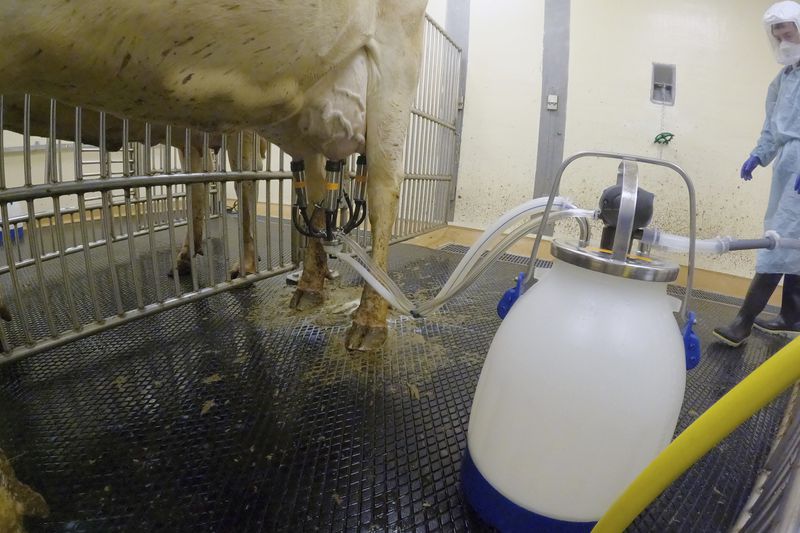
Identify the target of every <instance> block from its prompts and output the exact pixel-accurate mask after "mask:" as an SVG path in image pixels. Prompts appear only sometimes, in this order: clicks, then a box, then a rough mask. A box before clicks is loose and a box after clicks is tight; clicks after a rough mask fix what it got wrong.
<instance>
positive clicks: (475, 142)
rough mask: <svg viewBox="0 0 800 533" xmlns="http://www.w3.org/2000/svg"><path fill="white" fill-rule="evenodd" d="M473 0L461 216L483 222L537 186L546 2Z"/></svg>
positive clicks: (462, 220)
mask: <svg viewBox="0 0 800 533" xmlns="http://www.w3.org/2000/svg"><path fill="white" fill-rule="evenodd" d="M470 4H471V9H470V28H469V67H468V70H467V87H466V97H465V106H466V107H465V109H464V127H463V136H462V140H461V161H460V168H459V177H458V189H457V191H456V193H457V197H456V198H457V199H456V212H455V220H454V223H455V224H457V225H461V226H467V227H480V228H482V227H485V226H486V225H487V224H488V223H490V222H491V221H492V220H494V219H495V218H497V217H498V216H499V215H500V214H502V213H503V212H504V211H506V210H507V209H509V208H510V207H512V206H514V205H516V204H518V203H520V201H522V200H524V199H526V198H529V197H530V196H531V194H533V174H534V170H535V169H536V136H537V132H538V128H539V106H540V101H541V57H542V25H543V19H544V2H531V1H529V0H505V1H503V2H484V1H474V0H473V1H472V2H471V3H470Z"/></svg>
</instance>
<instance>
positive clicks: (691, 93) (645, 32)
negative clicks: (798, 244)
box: [454, 0, 779, 276]
mask: <svg viewBox="0 0 800 533" xmlns="http://www.w3.org/2000/svg"><path fill="white" fill-rule="evenodd" d="M771 3H772V2H771V1H768V0H708V1H705V2H690V1H688V0H676V1H674V2H654V1H642V0H617V1H615V2H605V1H601V0H572V5H571V28H570V64H569V95H568V104H567V126H566V132H565V156H569V155H570V154H572V153H574V152H576V151H581V150H611V151H620V152H629V153H634V154H641V155H647V156H655V157H662V158H664V159H667V160H670V161H673V162H675V163H677V164H679V165H680V166H682V167H683V168H684V169H685V170H686V171H687V173H688V174H689V175H690V176H691V177H692V178H693V179H694V181H695V187H696V189H697V195H698V233H699V236H700V237H713V236H715V235H717V234H722V235H735V236H741V237H755V236H758V235H760V234H761V232H762V218H763V212H764V209H765V206H766V201H767V195H768V191H769V181H770V176H771V171H770V169H758V170H757V171H756V172H755V174H754V175H755V179H754V180H753V181H752V182H749V183H746V182H743V181H741V180H740V179H739V177H738V175H739V167H740V166H741V163H742V162H743V161H744V159H746V157H747V156H748V154H749V151H750V150H751V149H752V147H753V145H754V144H755V140H756V138H757V136H758V133H759V130H760V128H761V123H762V121H763V102H764V97H765V95H766V89H767V85H768V84H769V82H770V81H771V80H772V78H773V77H774V76H775V75H776V74H777V72H778V69H779V66H778V65H777V64H776V63H775V61H774V59H773V58H772V55H771V53H770V50H769V46H768V44H767V41H766V37H765V35H764V31H763V29H762V26H761V15H762V14H763V12H764V10H765V9H766V8H767V7H768V6H769V5H771ZM482 4H483V5H482ZM528 4H536V5H528ZM542 4H543V2H531V3H526V2H517V1H508V2H504V3H499V4H498V3H493V4H492V5H491V6H489V5H485V4H484V3H478V2H473V3H472V12H471V27H470V50H469V54H470V56H469V62H470V65H469V72H468V80H467V89H466V107H465V115H464V132H463V136H464V138H463V144H462V157H461V162H460V164H461V168H460V176H459V187H458V196H459V199H458V203H457V207H456V215H455V221H454V223H455V224H458V225H463V226H468V227H485V226H486V225H487V224H488V223H489V222H491V221H492V220H494V219H495V218H496V217H497V216H498V215H499V214H501V213H502V212H504V211H506V210H507V209H509V208H510V207H512V206H513V205H515V204H517V203H520V202H521V201H523V200H525V199H527V198H529V197H530V195H531V191H532V179H533V178H532V176H533V175H534V168H535V161H536V153H535V152H536V146H537V135H538V113H539V111H538V110H539V107H540V91H541V76H540V70H541V42H542V36H543V6H542ZM654 62H656V63H670V64H675V65H676V66H677V91H676V102H675V105H674V106H661V105H657V104H654V103H652V102H650V82H651V68H652V67H651V65H652V63H654ZM661 131H669V132H672V133H674V134H675V138H674V140H673V141H672V142H671V143H670V144H669V145H668V146H666V147H663V146H660V145H656V144H654V143H653V138H654V137H655V135H656V134H658V133H659V132H661ZM614 175H615V164H613V163H609V162H598V161H591V162H587V163H576V164H575V166H574V167H573V171H572V172H568V173H567V174H566V175H565V176H564V182H563V187H562V194H565V195H567V196H570V197H571V198H573V199H574V200H576V201H577V202H578V203H580V204H581V205H582V206H585V207H594V204H595V202H596V199H597V196H598V194H599V191H600V190H601V189H602V188H603V187H605V186H607V185H609V184H611V183H612V182H613V179H614ZM640 178H641V186H642V187H644V188H646V189H648V190H650V191H652V192H654V193H656V194H657V198H656V218H655V221H654V223H655V224H656V225H658V226H659V227H662V228H663V229H665V230H666V231H670V232H675V233H683V234H685V233H686V231H687V227H688V221H687V210H686V207H685V206H686V205H687V203H686V202H687V200H686V194H685V192H684V191H685V189H684V188H683V187H682V185H681V182H680V181H679V179H678V178H677V176H669V175H668V173H667V172H665V171H661V170H652V169H650V168H645V167H643V166H642V167H641V168H640ZM570 231H571V230H570ZM559 233H561V230H559ZM676 259H681V260H683V262H685V258H682V257H676ZM698 265H699V266H701V267H704V268H708V269H711V270H716V271H720V272H728V273H733V274H738V275H741V276H749V275H751V274H752V271H753V267H754V254H753V253H749V252H739V253H736V254H729V255H727V256H723V257H709V256H704V257H700V258H699V259H698Z"/></svg>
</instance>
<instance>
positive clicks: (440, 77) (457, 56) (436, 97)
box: [393, 16, 461, 241]
mask: <svg viewBox="0 0 800 533" xmlns="http://www.w3.org/2000/svg"><path fill="white" fill-rule="evenodd" d="M424 32H425V36H424V39H425V41H424V49H423V55H422V65H421V67H420V76H419V85H418V86H417V94H416V97H415V100H414V104H413V106H412V109H411V120H410V124H409V129H408V136H407V138H406V145H405V154H404V161H405V170H406V175H405V180H404V181H403V186H402V189H401V191H400V206H399V210H398V215H397V220H396V221H395V225H394V232H393V233H394V235H393V237H394V239H395V241H400V240H405V239H409V238H411V237H414V236H416V235H420V234H422V233H426V232H428V231H431V230H434V229H436V228H439V227H442V226H445V225H446V224H447V210H448V206H449V202H450V198H451V196H452V194H453V193H454V190H453V187H454V182H455V176H454V174H455V168H456V166H455V157H456V154H457V142H458V140H459V139H458V135H457V133H456V118H457V115H458V96H459V80H460V71H461V48H460V47H459V46H458V45H457V44H456V43H455V41H453V39H452V38H451V37H450V36H449V35H448V34H447V33H446V32H445V31H444V29H442V28H441V26H439V25H438V24H437V23H436V22H435V21H434V20H433V19H432V18H430V17H427V16H426V22H425V30H424Z"/></svg>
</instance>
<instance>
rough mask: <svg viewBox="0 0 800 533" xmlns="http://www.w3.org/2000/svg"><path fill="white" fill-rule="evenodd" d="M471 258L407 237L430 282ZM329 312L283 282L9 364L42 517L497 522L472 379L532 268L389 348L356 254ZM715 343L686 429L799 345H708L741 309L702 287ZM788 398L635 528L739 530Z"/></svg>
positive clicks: (396, 321) (509, 265)
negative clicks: (375, 334)
mask: <svg viewBox="0 0 800 533" xmlns="http://www.w3.org/2000/svg"><path fill="white" fill-rule="evenodd" d="M461 257H462V255H461V254H459V253H452V252H447V251H432V250H428V249H423V248H419V247H415V246H411V245H397V246H395V247H393V249H392V259H391V267H392V268H391V270H392V276H393V278H394V279H395V280H396V281H397V282H398V283H399V284H400V286H401V287H403V289H404V291H405V292H406V294H409V295H412V299H413V298H420V299H424V298H428V297H431V296H432V295H433V294H435V292H436V291H437V290H438V289H439V288H440V287H441V285H442V284H443V282H444V281H445V279H446V278H447V276H448V274H449V272H450V271H452V269H453V268H454V267H455V265H456V264H457V262H458V260H459V259H460V258H461ZM335 267H336V268H337V269H338V270H339V271H340V272H341V274H342V276H341V278H340V279H339V280H338V281H337V282H335V283H334V285H336V287H335V289H334V290H332V291H331V292H330V295H329V296H330V299H331V304H330V307H329V309H333V311H329V312H327V313H323V312H307V313H295V312H290V311H287V306H286V304H287V303H288V300H289V298H290V296H291V289H290V288H288V287H286V286H285V284H284V281H283V278H282V277H281V278H277V279H271V280H267V281H263V282H259V283H257V284H255V285H254V286H253V287H251V288H249V289H244V290H238V291H235V292H229V293H224V294H220V295H217V296H212V297H210V298H207V299H205V300H202V301H200V302H197V303H194V304H188V305H186V306H183V307H181V308H179V309H175V310H172V311H167V312H165V313H162V314H160V315H157V316H153V317H149V318H145V319H142V320H140V321H138V322H135V323H132V324H128V325H124V326H121V327H119V328H117V329H114V330H111V331H109V332H105V333H102V334H100V335H97V336H94V337H90V338H87V339H83V340H81V341H77V342H76V343H73V344H71V345H68V346H65V347H62V348H59V349H56V350H52V351H50V352H47V353H44V354H41V355H38V356H34V357H32V358H28V359H25V360H23V361H20V362H17V363H13V364H10V365H7V366H4V367H1V368H0V401H1V402H2V405H3V409H2V410H1V411H0V447H2V448H3V449H4V450H5V452H6V453H7V455H8V456H9V457H10V458H11V459H12V463H13V465H14V467H15V469H16V471H17V474H18V476H19V478H20V479H21V480H23V481H24V482H26V483H28V484H30V485H31V486H33V487H34V488H36V489H37V490H38V491H39V492H41V493H42V494H43V495H44V496H45V498H46V499H47V501H48V503H49V505H50V507H51V515H50V516H49V517H48V518H47V519H44V520H41V519H36V520H29V521H28V526H29V529H30V531H32V532H39V531H48V532H49V531H71V532H77V531H81V532H84V531H85V532H89V531H91V532H95V531H97V532H107V531H163V532H173V531H192V532H197V531H220V532H228V531H231V532H240V531H264V532H272V531H286V532H297V531H330V532H335V531H367V532H369V531H403V532H405V531H414V532H425V531H431V532H433V531H488V528H486V526H485V525H483V524H482V523H481V522H480V520H479V519H478V518H477V517H476V516H475V515H474V514H473V513H472V512H471V511H470V510H469V509H468V508H467V507H466V506H465V503H464V501H463V498H462V495H461V492H460V487H459V483H458V479H459V469H460V461H461V454H462V452H463V450H464V447H465V445H466V429H467V421H468V416H469V408H470V403H471V400H472V394H473V391H474V388H475V386H476V384H477V379H478V375H479V373H480V370H481V365H482V361H483V357H484V355H485V353H486V350H487V349H488V346H489V343H490V342H491V339H492V336H493V335H494V332H495V330H496V328H497V326H498V325H499V322H500V321H499V319H498V318H497V315H496V314H495V311H494V308H495V305H496V303H497V300H498V298H499V297H500V295H501V294H502V293H503V292H504V291H505V290H506V289H507V288H508V287H510V286H511V283H512V280H513V278H514V276H515V275H516V274H517V272H518V270H519V265H518V264H516V263H514V262H498V263H496V264H495V265H493V266H492V267H491V268H490V269H489V271H487V273H486V274H485V275H484V276H483V277H481V278H480V279H479V280H478V282H477V283H476V284H475V285H474V286H473V287H471V288H470V289H468V290H467V291H465V292H464V293H463V294H462V295H461V296H459V297H458V298H456V299H454V300H453V301H451V302H450V303H448V304H447V305H446V306H445V307H444V308H443V309H442V310H440V311H439V312H438V313H436V314H434V315H433V316H431V317H429V318H425V319H419V320H413V319H408V318H405V317H399V316H392V317H391V323H390V334H389V339H388V341H387V344H386V345H385V347H384V348H383V349H382V350H381V351H380V352H377V353H374V354H350V353H348V352H346V350H344V348H343V343H342V341H343V336H344V332H345V331H346V327H347V325H348V323H349V318H348V317H347V316H346V315H345V314H344V311H343V310H344V309H346V308H348V307H349V305H348V304H350V303H351V302H352V301H354V300H356V299H357V297H358V295H359V290H358V289H357V288H356V287H355V284H356V281H357V280H356V278H355V276H354V275H353V274H352V273H351V272H350V271H349V270H348V269H347V268H346V267H345V266H343V265H336V266H335ZM695 308H696V310H697V312H698V318H699V324H698V331H699V334H700V336H701V338H702V339H703V341H704V344H703V345H704V357H703V361H702V363H701V364H700V366H699V367H698V368H696V369H694V370H692V371H691V372H689V374H688V382H687V392H686V401H685V404H684V407H683V412H682V415H681V419H680V422H679V427H678V430H679V431H680V430H682V429H683V428H685V427H686V426H687V425H688V424H689V423H690V422H691V421H692V420H694V419H695V418H696V417H697V416H698V415H699V414H700V413H702V412H703V411H704V410H705V409H706V408H707V407H709V406H710V405H711V404H712V403H713V402H714V401H716V400H717V399H718V398H719V397H721V396H722V395H723V394H724V393H725V392H726V391H727V390H729V389H730V388H731V387H732V386H733V385H734V384H735V383H737V382H738V381H739V380H741V379H742V378H743V377H744V376H745V375H746V374H747V373H748V372H750V371H752V370H753V369H754V368H755V367H756V366H757V365H758V364H759V363H761V362H762V361H763V360H764V359H765V358H766V357H768V356H769V355H770V354H771V353H773V352H774V351H776V350H777V349H778V348H779V347H780V346H782V345H783V342H784V341H781V340H780V339H774V338H770V337H766V336H760V335H755V336H754V337H753V338H752V339H751V340H750V341H748V343H747V344H746V345H745V347H743V348H741V349H736V350H732V349H728V348H724V347H722V346H720V345H719V344H713V343H711V341H710V339H711V335H710V330H711V328H712V327H714V326H716V325H717V324H720V323H723V322H726V321H728V320H730V319H731V318H732V317H733V314H734V313H735V311H736V309H735V307H732V306H729V305H723V304H721V303H718V302H712V301H708V300H704V299H698V300H695ZM784 405H785V398H782V399H781V400H779V401H777V402H775V403H774V404H773V405H771V406H770V407H768V408H766V409H764V410H762V411H761V412H759V413H758V414H757V415H756V416H755V417H754V418H752V419H751V420H749V421H748V422H747V423H746V424H745V425H744V426H743V427H742V428H740V429H739V430H738V431H737V432H736V433H735V434H734V435H732V436H731V437H730V438H728V439H726V440H725V441H724V442H723V443H722V444H721V445H720V446H718V447H717V448H715V449H714V450H713V451H712V452H711V453H710V454H709V455H708V456H707V457H706V458H704V459H703V460H702V461H701V462H700V463H698V464H697V465H696V466H695V467H693V468H692V469H691V470H690V471H689V472H688V473H687V474H686V475H685V476H683V477H682V478H680V479H679V480H678V481H677V483H676V484H675V485H673V487H672V488H670V489H669V490H668V491H667V492H665V494H664V495H662V496H661V497H660V498H659V499H658V500H657V501H656V502H655V503H654V505H653V506H651V507H650V508H649V509H648V510H647V511H646V512H645V513H644V514H643V515H642V516H641V517H640V518H639V519H638V520H637V522H635V523H634V525H633V526H632V527H631V528H630V531H637V532H642V531H658V532H663V531H681V532H685V531H693V532H704V531H709V532H710V531H726V530H727V529H728V528H729V527H730V526H731V525H732V523H733V521H734V520H735V518H736V515H737V514H738V512H739V510H740V509H741V508H742V506H743V505H744V503H745V500H746V498H747V496H748V494H749V492H750V489H751V487H752V484H753V481H754V480H755V477H756V474H757V472H758V469H759V467H760V465H761V464H762V463H763V461H764V459H765V457H766V455H767V452H768V451H769V447H770V444H771V442H772V439H773V435H774V433H775V431H776V429H777V426H778V424H779V422H780V419H781V416H782V413H783V406H784Z"/></svg>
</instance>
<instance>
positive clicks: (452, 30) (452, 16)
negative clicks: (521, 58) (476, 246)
mask: <svg viewBox="0 0 800 533" xmlns="http://www.w3.org/2000/svg"><path fill="white" fill-rule="evenodd" d="M469 2H470V0H447V21H446V23H445V30H446V31H447V33H449V34H450V36H451V37H453V39H454V40H455V41H456V42H457V43H458V44H459V46H461V68H460V73H459V80H458V113H457V114H456V145H455V150H454V151H453V158H454V161H453V177H452V180H451V181H450V195H449V202H448V206H447V221H452V220H453V214H454V213H455V202H456V186H457V185H458V165H459V160H460V158H461V129H462V126H463V123H464V92H465V88H466V86H467V59H468V57H469Z"/></svg>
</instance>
